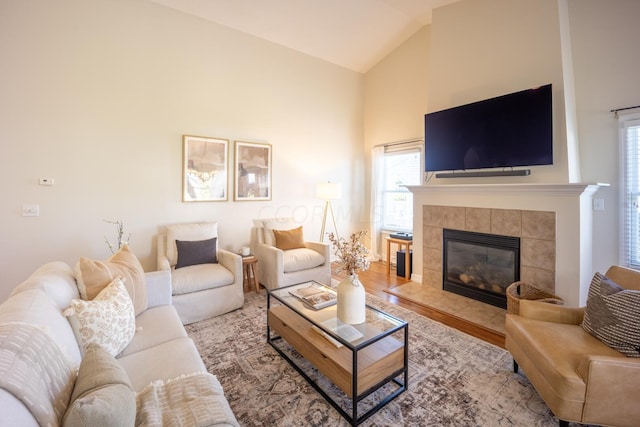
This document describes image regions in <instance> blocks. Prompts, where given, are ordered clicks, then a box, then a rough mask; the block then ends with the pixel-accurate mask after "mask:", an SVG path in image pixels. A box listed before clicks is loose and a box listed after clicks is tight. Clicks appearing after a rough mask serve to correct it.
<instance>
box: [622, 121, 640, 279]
mask: <svg viewBox="0 0 640 427" xmlns="http://www.w3.org/2000/svg"><path fill="white" fill-rule="evenodd" d="M619 121H620V139H621V145H622V147H623V149H622V159H621V161H622V165H623V173H622V181H623V182H622V186H621V188H622V191H623V194H622V198H623V204H624V209H623V218H622V233H621V234H622V239H621V241H622V242H623V248H622V252H623V261H624V262H625V264H626V265H627V266H628V267H631V268H635V269H638V268H640V114H634V115H620V116H619Z"/></svg>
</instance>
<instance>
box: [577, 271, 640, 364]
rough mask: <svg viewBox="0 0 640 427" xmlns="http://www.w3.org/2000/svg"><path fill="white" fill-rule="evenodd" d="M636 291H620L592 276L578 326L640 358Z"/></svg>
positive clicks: (639, 313)
mask: <svg viewBox="0 0 640 427" xmlns="http://www.w3.org/2000/svg"><path fill="white" fill-rule="evenodd" d="M638 319H640V291H636V290H631V289H624V288H622V287H621V286H620V285H618V284H617V283H615V282H614V281H612V280H611V279H609V278H607V277H605V276H603V275H602V274H600V273H596V274H595V275H594V276H593V279H592V280H591V286H590V287H589V295H588V296H587V307H586V309H585V312H584V319H583V321H582V327H583V328H584V330H585V331H587V332H589V333H590V334H591V335H593V336H594V337H596V338H598V339H599V340H600V341H602V342H603V343H605V344H606V345H608V346H609V347H611V348H613V349H615V350H618V351H619V352H620V353H622V354H624V355H625V356H629V357H640V321H638Z"/></svg>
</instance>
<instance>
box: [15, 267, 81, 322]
mask: <svg viewBox="0 0 640 427" xmlns="http://www.w3.org/2000/svg"><path fill="white" fill-rule="evenodd" d="M28 289H40V290H41V291H44V292H46V294H47V295H48V296H49V297H51V299H53V300H54V301H55V302H56V304H57V305H58V308H60V310H64V309H65V308H67V307H69V302H70V301H71V300H72V299H74V298H79V296H80V294H79V293H78V286H77V285H76V281H75V278H74V277H73V269H72V268H71V267H70V266H69V265H68V264H66V263H64V262H60V261H55V262H49V263H47V264H44V265H42V266H41V267H39V268H38V269H37V270H36V271H34V272H33V273H32V274H31V275H30V276H29V277H28V278H27V280H25V281H24V282H22V283H20V284H19V285H18V286H16V287H15V288H14V289H13V291H11V295H15V294H18V293H20V292H23V291H26V290H28Z"/></svg>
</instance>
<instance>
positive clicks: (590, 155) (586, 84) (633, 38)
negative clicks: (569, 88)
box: [569, 0, 640, 272]
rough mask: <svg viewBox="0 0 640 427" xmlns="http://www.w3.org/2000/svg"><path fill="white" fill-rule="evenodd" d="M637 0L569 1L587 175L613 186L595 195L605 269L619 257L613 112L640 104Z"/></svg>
mask: <svg viewBox="0 0 640 427" xmlns="http://www.w3.org/2000/svg"><path fill="white" fill-rule="evenodd" d="M638 16H640V2H639V1H637V0H615V1H613V2H603V1H599V0H569V17H570V26H571V40H572V46H573V61H574V70H575V71H574V72H575V87H576V107H577V114H578V137H579V141H580V146H581V148H580V161H581V169H582V179H583V180H584V181H585V182H607V183H611V184H612V185H611V187H609V188H607V189H603V190H600V191H598V193H597V194H596V195H595V196H594V197H596V198H601V199H604V202H605V210H604V211H594V212H593V221H594V235H593V241H594V248H593V265H594V268H595V269H596V270H597V271H601V272H604V271H605V270H606V269H607V268H608V266H610V265H611V264H617V263H619V262H620V260H619V243H618V242H619V232H618V224H619V221H618V219H619V215H620V210H621V200H620V197H619V192H620V187H619V185H618V179H619V170H620V165H619V157H618V144H619V143H618V122H617V119H616V118H615V116H614V115H613V113H611V112H610V111H611V110H612V109H615V108H624V107H630V106H635V105H640V84H639V83H638V75H639V74H638V70H640V55H638V53H637V52H638V46H637V43H638V40H640V26H639V25H638V22H637V18H638Z"/></svg>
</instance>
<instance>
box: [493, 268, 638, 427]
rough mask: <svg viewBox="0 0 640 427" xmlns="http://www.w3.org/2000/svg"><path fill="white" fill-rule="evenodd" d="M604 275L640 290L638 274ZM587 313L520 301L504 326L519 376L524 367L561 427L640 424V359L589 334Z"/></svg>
mask: <svg viewBox="0 0 640 427" xmlns="http://www.w3.org/2000/svg"><path fill="white" fill-rule="evenodd" d="M605 276H606V277H608V278H609V279H611V280H612V281H613V282H615V283H616V284H618V285H619V286H620V287H622V288H624V289H632V290H640V272H638V271H634V270H630V269H627V268H624V267H619V266H613V267H611V268H609V270H608V271H607V272H606V273H605ZM590 298H591V297H590ZM584 313H585V308H570V307H564V306H558V305H553V304H546V303H544V302H539V301H528V300H522V301H520V313H519V314H518V315H515V314H507V317H506V323H505V329H506V348H507V350H509V352H510V353H511V355H512V356H513V362H514V364H513V367H514V371H515V372H518V367H521V368H522V370H523V371H524V373H525V375H526V376H527V378H528V379H529V381H531V383H532V384H533V386H534V387H535V389H536V390H537V391H538V393H539V394H540V396H541V397H542V399H544V401H545V402H546V404H547V405H548V406H549V408H550V409H551V411H552V412H553V413H554V415H555V416H556V417H557V418H558V419H559V420H560V425H561V426H566V425H568V422H569V421H574V422H579V423H583V424H598V425H610V426H637V425H640V405H638V402H637V399H638V396H639V395H640V358H638V357H627V356H625V355H624V354H622V353H620V352H619V351H617V350H614V349H613V348H611V347H609V346H608V345H606V344H604V343H603V342H602V341H600V340H599V339H598V338H596V337H594V336H593V335H591V334H590V333H588V332H586V331H585V330H584V329H583V327H582V325H581V324H582V321H583V318H584Z"/></svg>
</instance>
